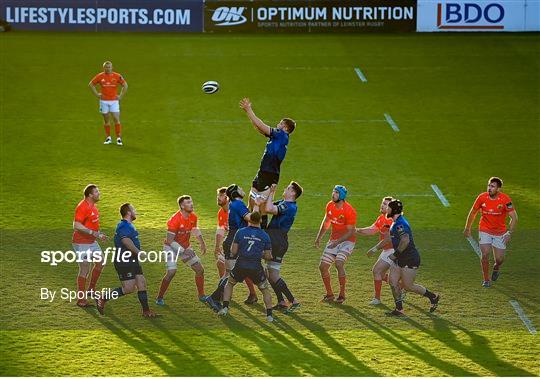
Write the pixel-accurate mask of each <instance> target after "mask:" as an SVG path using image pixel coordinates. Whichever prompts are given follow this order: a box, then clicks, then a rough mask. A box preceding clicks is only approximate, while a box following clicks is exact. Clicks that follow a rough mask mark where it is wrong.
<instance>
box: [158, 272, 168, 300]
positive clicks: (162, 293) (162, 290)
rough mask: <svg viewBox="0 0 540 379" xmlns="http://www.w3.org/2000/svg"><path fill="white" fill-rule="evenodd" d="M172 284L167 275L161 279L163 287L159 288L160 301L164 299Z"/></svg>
mask: <svg viewBox="0 0 540 379" xmlns="http://www.w3.org/2000/svg"><path fill="white" fill-rule="evenodd" d="M170 283H171V281H170V280H168V279H167V275H165V276H164V277H163V279H161V286H160V287H159V294H158V296H157V298H158V299H163V296H165V292H167V288H169V284H170Z"/></svg>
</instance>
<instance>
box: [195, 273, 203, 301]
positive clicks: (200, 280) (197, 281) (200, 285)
mask: <svg viewBox="0 0 540 379" xmlns="http://www.w3.org/2000/svg"><path fill="white" fill-rule="evenodd" d="M195 285H196V286H197V293H198V294H199V297H201V296H204V275H201V276H197V275H195Z"/></svg>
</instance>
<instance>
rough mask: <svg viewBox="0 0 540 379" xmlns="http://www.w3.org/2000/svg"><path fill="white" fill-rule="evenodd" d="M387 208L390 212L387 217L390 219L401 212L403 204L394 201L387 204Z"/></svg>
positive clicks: (399, 201)
mask: <svg viewBox="0 0 540 379" xmlns="http://www.w3.org/2000/svg"><path fill="white" fill-rule="evenodd" d="M388 208H390V211H391V212H390V215H388V217H392V216H394V215H397V214H400V213H402V212H403V203H402V202H401V200H397V199H394V200H392V201H391V202H389V203H388Z"/></svg>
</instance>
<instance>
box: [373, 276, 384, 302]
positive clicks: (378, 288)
mask: <svg viewBox="0 0 540 379" xmlns="http://www.w3.org/2000/svg"><path fill="white" fill-rule="evenodd" d="M373 286H374V287H375V299H379V300H380V299H381V287H382V280H373Z"/></svg>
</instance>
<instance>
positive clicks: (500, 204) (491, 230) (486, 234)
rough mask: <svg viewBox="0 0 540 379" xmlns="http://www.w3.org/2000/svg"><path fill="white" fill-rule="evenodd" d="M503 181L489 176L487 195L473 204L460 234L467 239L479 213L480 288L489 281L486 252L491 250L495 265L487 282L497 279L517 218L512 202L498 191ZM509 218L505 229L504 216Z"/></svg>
mask: <svg viewBox="0 0 540 379" xmlns="http://www.w3.org/2000/svg"><path fill="white" fill-rule="evenodd" d="M502 185H503V182H502V180H501V179H500V178H497V177H495V176H494V177H491V178H489V181H488V186H487V192H483V193H481V194H480V195H478V197H477V198H476V200H475V201H474V204H473V206H472V207H471V210H470V211H469V215H468V216H467V222H466V223H465V230H464V231H463V234H464V235H465V237H466V238H471V225H472V223H473V222H474V220H475V218H476V215H477V214H478V212H481V217H480V225H479V228H478V229H479V235H480V250H481V251H482V259H481V263H482V274H483V282H482V286H484V287H486V288H488V287H490V286H491V282H490V280H489V279H490V278H489V253H490V251H493V257H494V259H495V264H494V266H493V272H492V274H491V281H496V280H497V279H498V278H499V269H500V268H501V265H502V264H503V262H504V257H505V251H506V244H507V243H508V242H509V241H510V238H511V237H512V233H513V232H514V229H515V228H516V224H517V221H518V216H517V213H516V210H515V209H514V205H513V204H512V199H510V197H509V196H508V195H506V194H504V193H502V192H501V187H502ZM507 216H509V217H510V223H509V224H508V228H507V227H506V217H507Z"/></svg>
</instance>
